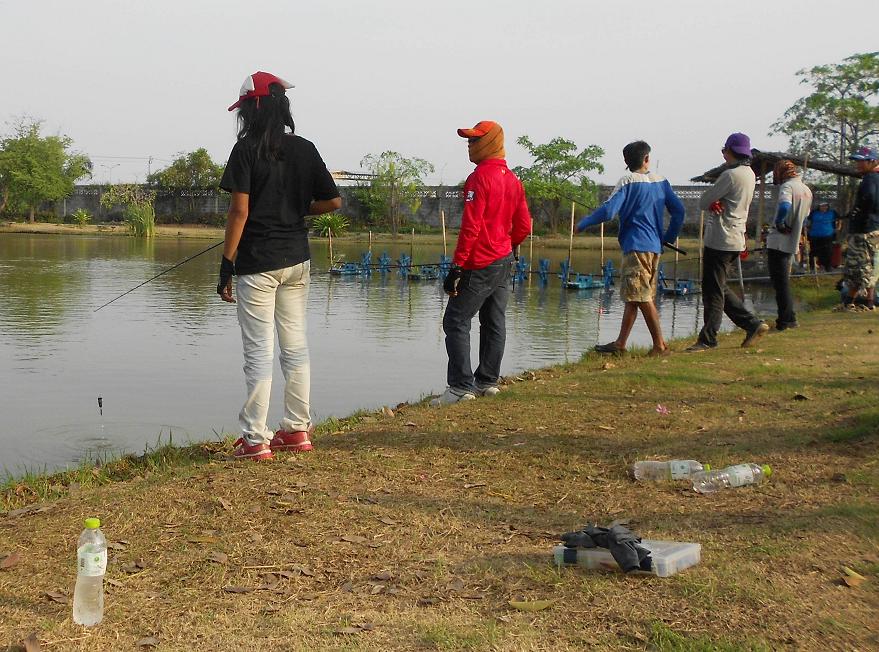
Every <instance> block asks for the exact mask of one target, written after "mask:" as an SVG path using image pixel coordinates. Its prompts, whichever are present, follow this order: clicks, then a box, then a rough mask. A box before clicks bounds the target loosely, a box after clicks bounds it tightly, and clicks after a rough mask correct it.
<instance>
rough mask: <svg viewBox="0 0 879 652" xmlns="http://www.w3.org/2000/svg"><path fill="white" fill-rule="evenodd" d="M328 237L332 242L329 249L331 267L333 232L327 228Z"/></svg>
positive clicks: (331, 264)
mask: <svg viewBox="0 0 879 652" xmlns="http://www.w3.org/2000/svg"><path fill="white" fill-rule="evenodd" d="M327 237H328V238H329V240H330V248H329V256H330V267H332V266H333V230H332V229H331V228H329V227H328V228H327Z"/></svg>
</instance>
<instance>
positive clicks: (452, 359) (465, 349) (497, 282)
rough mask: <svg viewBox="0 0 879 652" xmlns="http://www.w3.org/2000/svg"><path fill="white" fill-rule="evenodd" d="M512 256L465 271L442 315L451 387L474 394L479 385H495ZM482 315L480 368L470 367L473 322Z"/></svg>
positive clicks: (501, 345)
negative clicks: (474, 369) (471, 326)
mask: <svg viewBox="0 0 879 652" xmlns="http://www.w3.org/2000/svg"><path fill="white" fill-rule="evenodd" d="M512 260H513V255H512V254H510V255H509V256H505V257H504V258H501V259H500V260H496V261H495V262H493V263H492V264H491V265H489V266H488V267H484V268H482V269H474V270H464V274H463V276H462V277H461V280H460V281H459V282H458V296H455V297H450V298H449V303H448V305H447V306H446V314H445V315H444V316H443V331H444V332H445V334H446V352H447V353H448V354H449V369H448V384H449V387H451V388H453V389H458V390H466V391H468V392H472V391H474V390H475V389H476V386H477V385H478V386H480V387H488V386H491V385H495V384H496V383H497V379H498V377H499V376H500V373H501V360H502V359H503V357H504V345H505V344H506V340H507V324H506V317H505V314H504V313H505V312H506V309H507V299H508V298H509V294H510V291H509V289H508V288H507V285H508V283H509V281H510V271H511V266H510V263H511V261H512ZM477 312H478V313H479V366H478V367H477V368H476V374H475V375H474V373H473V371H472V369H473V368H472V366H471V364H470V322H471V320H472V319H473V317H474V316H475V315H476V313H477Z"/></svg>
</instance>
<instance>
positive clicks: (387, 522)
mask: <svg viewBox="0 0 879 652" xmlns="http://www.w3.org/2000/svg"><path fill="white" fill-rule="evenodd" d="M379 521H380V522H381V523H384V524H385V525H396V524H397V521H395V520H394V519H392V518H388V517H387V516H383V517H382V518H380V519H379Z"/></svg>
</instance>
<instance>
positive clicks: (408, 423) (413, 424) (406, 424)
mask: <svg viewBox="0 0 879 652" xmlns="http://www.w3.org/2000/svg"><path fill="white" fill-rule="evenodd" d="M405 426H406V427H407V428H417V427H418V424H416V423H415V422H414V421H407V422H406V423H405Z"/></svg>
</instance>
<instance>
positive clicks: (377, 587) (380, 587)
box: [370, 584, 385, 595]
mask: <svg viewBox="0 0 879 652" xmlns="http://www.w3.org/2000/svg"><path fill="white" fill-rule="evenodd" d="M384 590H385V585H384V584H373V585H372V591H370V593H371V594H372V595H378V594H379V593H381V592H382V591H384Z"/></svg>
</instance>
